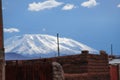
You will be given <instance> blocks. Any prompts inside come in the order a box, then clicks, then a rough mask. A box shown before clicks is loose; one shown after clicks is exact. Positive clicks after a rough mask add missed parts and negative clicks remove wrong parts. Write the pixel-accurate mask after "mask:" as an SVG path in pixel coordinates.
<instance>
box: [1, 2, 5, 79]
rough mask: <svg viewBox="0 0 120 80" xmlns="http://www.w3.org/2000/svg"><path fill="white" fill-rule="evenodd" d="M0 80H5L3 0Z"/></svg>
mask: <svg viewBox="0 0 120 80" xmlns="http://www.w3.org/2000/svg"><path fill="white" fill-rule="evenodd" d="M0 80H5V58H4V42H3V19H2V0H0Z"/></svg>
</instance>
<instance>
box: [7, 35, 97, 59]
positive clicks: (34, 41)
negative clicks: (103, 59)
mask: <svg viewBox="0 0 120 80" xmlns="http://www.w3.org/2000/svg"><path fill="white" fill-rule="evenodd" d="M59 44H60V45H59V46H60V54H61V55H71V54H78V53H81V50H89V51H90V52H96V50H95V49H93V48H90V47H88V46H86V45H84V44H82V43H80V42H77V41H75V40H72V39H68V38H59ZM5 53H6V55H8V54H10V53H14V54H15V53H16V54H19V55H22V56H24V57H34V58H35V57H36V58H38V57H54V56H57V38H56V37H55V36H51V35H43V34H25V35H22V36H14V37H11V38H9V39H7V40H5Z"/></svg>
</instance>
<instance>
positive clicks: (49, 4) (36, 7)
mask: <svg viewBox="0 0 120 80" xmlns="http://www.w3.org/2000/svg"><path fill="white" fill-rule="evenodd" d="M62 4H63V3H62V2H57V1H55V0H47V1H44V2H38V3H36V2H33V3H30V4H29V7H28V10H30V11H41V10H45V9H51V8H54V7H58V6H60V5H62Z"/></svg>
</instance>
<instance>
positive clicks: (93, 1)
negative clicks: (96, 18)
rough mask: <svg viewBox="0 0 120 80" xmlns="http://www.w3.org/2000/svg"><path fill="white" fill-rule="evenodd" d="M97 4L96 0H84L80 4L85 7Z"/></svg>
mask: <svg viewBox="0 0 120 80" xmlns="http://www.w3.org/2000/svg"><path fill="white" fill-rule="evenodd" d="M97 4H98V3H97V2H96V0H88V1H86V2H83V3H82V4H81V6H83V7H87V8H91V7H94V6H96V5H97Z"/></svg>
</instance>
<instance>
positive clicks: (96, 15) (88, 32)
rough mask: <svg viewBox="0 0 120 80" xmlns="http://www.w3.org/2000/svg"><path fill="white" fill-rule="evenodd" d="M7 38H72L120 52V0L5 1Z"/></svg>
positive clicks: (5, 33)
mask: <svg viewBox="0 0 120 80" xmlns="http://www.w3.org/2000/svg"><path fill="white" fill-rule="evenodd" d="M2 6H3V20H4V24H3V25H4V37H5V39H7V38H9V37H11V36H15V35H22V34H38V33H39V34H49V35H54V36H56V34H57V33H59V34H60V36H61V37H67V38H72V39H74V40H77V41H79V42H82V43H84V44H86V45H88V46H90V47H93V48H95V49H97V50H105V51H106V52H107V53H110V45H111V44H113V52H114V54H120V20H119V19H120V0H2Z"/></svg>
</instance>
